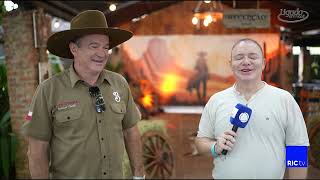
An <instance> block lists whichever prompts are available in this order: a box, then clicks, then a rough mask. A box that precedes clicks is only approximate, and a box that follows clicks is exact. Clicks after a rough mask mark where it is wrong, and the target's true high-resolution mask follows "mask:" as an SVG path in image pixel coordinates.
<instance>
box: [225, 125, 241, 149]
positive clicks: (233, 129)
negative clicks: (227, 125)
mask: <svg viewBox="0 0 320 180" xmlns="http://www.w3.org/2000/svg"><path fill="white" fill-rule="evenodd" d="M237 130H238V126H236V125H233V127H232V131H233V132H235V133H236V132H237ZM227 153H228V150H226V149H224V150H223V151H222V154H223V155H227Z"/></svg>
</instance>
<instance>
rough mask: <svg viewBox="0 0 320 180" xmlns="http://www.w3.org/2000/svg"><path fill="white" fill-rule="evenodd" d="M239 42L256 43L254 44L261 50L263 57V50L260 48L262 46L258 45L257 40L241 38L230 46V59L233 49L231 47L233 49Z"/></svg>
mask: <svg viewBox="0 0 320 180" xmlns="http://www.w3.org/2000/svg"><path fill="white" fill-rule="evenodd" d="M241 42H252V43H254V44H256V45H257V46H258V47H259V49H260V51H261V55H262V58H263V59H264V56H263V50H262V47H261V46H260V44H259V43H258V42H257V41H255V40H253V39H250V38H243V39H240V40H238V41H237V42H236V43H235V44H234V45H233V46H232V48H231V60H232V51H233V49H234V48H235V47H236V46H237V45H238V44H240V43H241Z"/></svg>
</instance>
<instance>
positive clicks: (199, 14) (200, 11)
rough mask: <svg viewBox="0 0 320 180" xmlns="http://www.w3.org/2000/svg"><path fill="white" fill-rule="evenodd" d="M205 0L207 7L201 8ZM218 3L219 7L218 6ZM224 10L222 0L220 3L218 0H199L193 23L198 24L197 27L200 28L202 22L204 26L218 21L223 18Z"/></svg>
mask: <svg viewBox="0 0 320 180" xmlns="http://www.w3.org/2000/svg"><path fill="white" fill-rule="evenodd" d="M203 2H204V3H205V4H207V5H206V8H201V5H202V3H203ZM217 4H218V5H219V8H217ZM222 10H223V8H222V5H221V2H220V1H219V3H217V2H216V1H199V2H198V3H197V6H196V8H195V9H194V12H193V17H192V20H191V22H192V24H193V25H196V26H197V28H200V24H201V22H202V23H203V26H205V27H207V26H209V25H210V23H212V22H213V23H214V22H217V21H218V20H220V19H222V18H223V13H222Z"/></svg>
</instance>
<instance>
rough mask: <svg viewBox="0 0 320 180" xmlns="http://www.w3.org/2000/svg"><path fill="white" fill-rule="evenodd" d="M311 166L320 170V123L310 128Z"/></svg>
mask: <svg viewBox="0 0 320 180" xmlns="http://www.w3.org/2000/svg"><path fill="white" fill-rule="evenodd" d="M309 137H310V152H309V160H310V164H311V165H312V166H313V167H315V168H318V169H320V122H318V123H316V124H315V125H314V126H313V127H311V128H310V133H309Z"/></svg>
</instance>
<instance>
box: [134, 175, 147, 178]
mask: <svg viewBox="0 0 320 180" xmlns="http://www.w3.org/2000/svg"><path fill="white" fill-rule="evenodd" d="M145 178H146V175H143V176H132V179H145Z"/></svg>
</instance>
